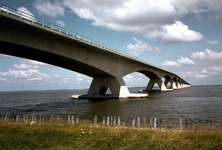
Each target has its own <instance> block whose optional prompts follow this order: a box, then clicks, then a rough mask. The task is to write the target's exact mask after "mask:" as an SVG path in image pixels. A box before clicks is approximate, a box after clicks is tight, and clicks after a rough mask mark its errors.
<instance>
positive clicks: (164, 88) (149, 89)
mask: <svg viewBox="0 0 222 150" xmlns="http://www.w3.org/2000/svg"><path fill="white" fill-rule="evenodd" d="M155 83H157V84H158V86H159V88H160V91H166V90H167V88H166V86H165V84H164V83H163V81H162V80H161V79H150V81H149V83H148V85H147V87H146V90H147V91H152V89H153V86H154V84H155Z"/></svg>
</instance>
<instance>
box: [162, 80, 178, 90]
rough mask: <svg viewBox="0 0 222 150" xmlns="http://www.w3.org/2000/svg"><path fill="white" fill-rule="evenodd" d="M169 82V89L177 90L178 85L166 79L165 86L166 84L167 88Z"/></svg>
mask: <svg viewBox="0 0 222 150" xmlns="http://www.w3.org/2000/svg"><path fill="white" fill-rule="evenodd" d="M169 82H170V87H169V89H177V86H176V84H175V83H174V82H173V80H172V79H166V80H165V82H164V84H165V86H166V87H167V84H168V83H169Z"/></svg>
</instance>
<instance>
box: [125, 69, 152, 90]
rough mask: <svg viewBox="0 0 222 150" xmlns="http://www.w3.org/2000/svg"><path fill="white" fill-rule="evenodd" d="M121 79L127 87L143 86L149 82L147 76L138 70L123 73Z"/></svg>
mask: <svg viewBox="0 0 222 150" xmlns="http://www.w3.org/2000/svg"><path fill="white" fill-rule="evenodd" d="M123 80H124V82H125V84H126V86H127V87H128V88H132V87H143V88H145V87H146V86H147V84H148V82H149V78H148V77H147V76H145V75H144V74H142V73H140V72H133V73H131V74H128V75H125V76H124V77H123Z"/></svg>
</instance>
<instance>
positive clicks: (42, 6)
mask: <svg viewBox="0 0 222 150" xmlns="http://www.w3.org/2000/svg"><path fill="white" fill-rule="evenodd" d="M33 6H34V7H35V9H37V10H38V13H39V14H40V15H46V16H50V17H54V18H55V17H57V16H64V8H63V6H62V5H61V4H60V3H59V2H58V1H56V2H55V3H54V4H51V3H50V2H49V1H48V0H47V1H44V0H36V1H35V2H34V3H33Z"/></svg>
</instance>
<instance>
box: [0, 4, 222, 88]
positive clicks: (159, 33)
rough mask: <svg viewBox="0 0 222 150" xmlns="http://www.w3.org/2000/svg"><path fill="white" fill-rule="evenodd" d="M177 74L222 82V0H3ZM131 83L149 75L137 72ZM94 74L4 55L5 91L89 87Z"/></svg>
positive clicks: (196, 81) (193, 80)
mask: <svg viewBox="0 0 222 150" xmlns="http://www.w3.org/2000/svg"><path fill="white" fill-rule="evenodd" d="M0 3H2V4H5V5H8V6H10V7H13V8H16V9H19V10H21V11H24V12H26V13H29V14H32V15H34V16H35V17H38V18H41V19H44V20H46V21H49V22H51V23H53V24H57V25H59V26H61V27H64V28H66V29H69V30H71V31H74V32H77V33H79V34H82V35H84V36H87V37H89V38H92V39H94V40H97V41H100V42H102V43H104V44H107V45H109V46H112V47H114V48H117V49H119V50H121V51H122V52H125V53H128V54H131V55H134V56H136V57H138V58H140V59H143V60H145V61H147V62H149V63H152V64H154V65H156V66H158V67H161V68H163V69H166V70H169V71H171V72H174V73H176V74H177V75H179V76H180V77H182V78H183V79H185V80H186V81H187V82H189V83H190V84H191V85H219V84H222V0H19V1H18V0H0ZM123 79H124V81H125V83H126V85H127V86H128V87H134V86H144V87H145V86H147V83H148V81H149V79H148V78H147V77H146V76H144V75H142V74H140V73H137V72H136V73H132V74H129V75H127V76H125V77H124V78H123ZM91 81H92V78H91V77H88V76H85V75H83V74H80V73H77V72H73V71H70V70H66V69H63V68H59V67H56V66H52V65H49V64H45V63H42V62H37V61H33V60H28V59H24V58H19V57H13V56H8V55H3V54H0V91H21V90H56V89H88V88H89V86H90V84H91Z"/></svg>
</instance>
